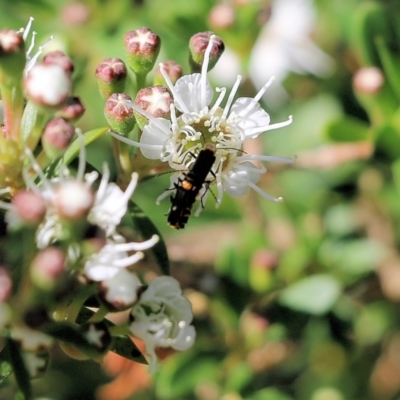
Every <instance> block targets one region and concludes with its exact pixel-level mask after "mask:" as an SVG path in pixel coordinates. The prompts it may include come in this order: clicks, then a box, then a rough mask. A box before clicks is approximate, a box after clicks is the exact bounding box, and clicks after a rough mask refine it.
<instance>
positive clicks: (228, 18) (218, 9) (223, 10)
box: [208, 3, 236, 29]
mask: <svg viewBox="0 0 400 400" xmlns="http://www.w3.org/2000/svg"><path fill="white" fill-rule="evenodd" d="M235 21H236V13H235V9H234V8H233V7H232V5H230V4H224V3H220V4H217V5H216V6H214V7H213V8H212V9H211V11H210V14H209V16H208V23H209V24H210V26H211V27H212V28H213V29H227V28H230V27H231V26H232V25H233V24H234V23H235Z"/></svg>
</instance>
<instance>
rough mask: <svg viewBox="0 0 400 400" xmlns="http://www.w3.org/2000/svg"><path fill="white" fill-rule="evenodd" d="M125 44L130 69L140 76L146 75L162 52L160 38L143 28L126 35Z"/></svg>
mask: <svg viewBox="0 0 400 400" xmlns="http://www.w3.org/2000/svg"><path fill="white" fill-rule="evenodd" d="M124 44H125V53H126V56H127V61H128V65H129V68H131V69H132V71H133V72H135V73H136V74H138V75H146V74H147V73H148V72H149V71H150V70H151V69H152V68H153V66H154V63H155V62H156V59H157V56H158V53H159V52H160V47H161V39H160V37H159V36H158V35H157V34H155V33H154V32H152V31H151V30H150V29H149V28H146V27H143V28H139V29H135V30H133V31H130V32H128V33H126V34H125V36H124Z"/></svg>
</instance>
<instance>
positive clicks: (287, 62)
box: [249, 0, 334, 104]
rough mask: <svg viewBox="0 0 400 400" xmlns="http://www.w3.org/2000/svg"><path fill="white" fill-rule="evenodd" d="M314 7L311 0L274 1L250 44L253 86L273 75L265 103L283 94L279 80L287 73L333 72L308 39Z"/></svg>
mask: <svg viewBox="0 0 400 400" xmlns="http://www.w3.org/2000/svg"><path fill="white" fill-rule="evenodd" d="M314 23H315V10H314V7H313V4H312V1H311V0H274V1H273V3H272V10H271V18H270V19H269V20H268V22H267V23H266V24H265V26H264V27H263V29H262V30H261V32H260V35H259V37H258V39H257V41H256V43H255V45H254V47H253V50H252V53H251V57H250V65H249V72H250V74H249V75H250V77H251V79H252V80H253V82H254V84H255V86H256V87H257V88H258V87H261V86H263V84H264V82H265V80H266V79H267V78H268V77H269V76H271V75H275V76H276V78H277V85H276V86H275V90H272V91H271V92H270V93H267V94H266V95H265V96H264V97H265V98H266V99H267V100H270V102H269V103H271V104H272V103H273V102H274V103H275V104H276V103H277V102H278V103H281V102H282V101H283V100H284V99H285V98H286V97H287V94H286V92H285V90H284V89H283V87H282V86H281V82H283V80H284V79H285V78H286V76H287V74H288V73H290V72H294V73H297V74H307V73H309V74H313V75H317V76H327V75H329V74H330V73H331V72H332V71H333V67H334V63H333V60H332V59H331V58H330V57H329V56H328V55H327V54H326V53H324V52H323V51H322V50H321V49H320V48H319V47H318V46H317V45H316V44H315V43H314V42H313V41H312V39H311V35H312V31H313V29H314Z"/></svg>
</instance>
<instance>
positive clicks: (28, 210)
mask: <svg viewBox="0 0 400 400" xmlns="http://www.w3.org/2000/svg"><path fill="white" fill-rule="evenodd" d="M12 204H13V205H14V210H13V212H14V214H15V215H16V217H17V218H18V220H19V221H22V223H24V224H26V225H39V224H40V223H41V222H42V220H43V218H44V216H45V214H46V203H45V201H44V199H43V197H42V196H41V195H40V194H38V193H36V192H34V191H32V190H21V191H19V192H18V193H17V194H16V195H15V196H14V198H13V199H12Z"/></svg>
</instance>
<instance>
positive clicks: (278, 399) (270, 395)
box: [245, 388, 293, 400]
mask: <svg viewBox="0 0 400 400" xmlns="http://www.w3.org/2000/svg"><path fill="white" fill-rule="evenodd" d="M245 400H293V398H292V397H290V396H288V395H286V394H284V393H282V392H281V391H280V390H278V389H275V388H268V389H262V390H259V391H258V392H256V393H254V394H253V395H252V396H251V397H246V398H245Z"/></svg>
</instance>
